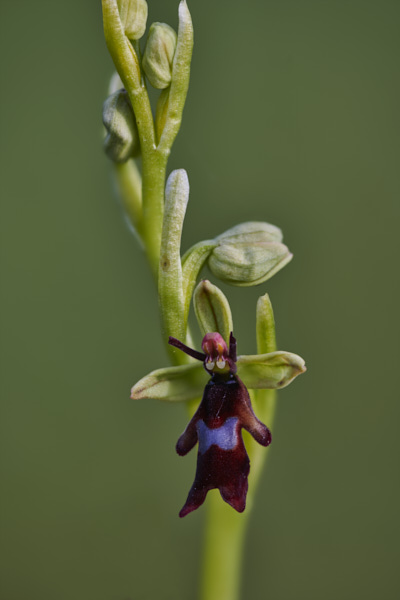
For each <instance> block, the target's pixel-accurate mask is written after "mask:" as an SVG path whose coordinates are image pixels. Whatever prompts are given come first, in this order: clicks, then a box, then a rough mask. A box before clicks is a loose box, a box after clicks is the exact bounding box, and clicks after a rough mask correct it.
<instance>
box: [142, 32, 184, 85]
mask: <svg viewBox="0 0 400 600" xmlns="http://www.w3.org/2000/svg"><path fill="white" fill-rule="evenodd" d="M176 41H177V35H176V33H175V31H174V30H173V29H172V27H170V26H169V25H167V24H166V23H153V24H152V26H151V27H150V31H149V36H148V38H147V42H146V47H145V49H144V53H143V61H142V66H143V70H144V72H145V73H146V77H147V78H148V80H149V81H150V83H151V85H152V86H153V87H155V88H156V89H158V90H163V89H164V88H166V87H168V86H169V85H170V83H171V78H172V61H173V60H174V54H175V49H176Z"/></svg>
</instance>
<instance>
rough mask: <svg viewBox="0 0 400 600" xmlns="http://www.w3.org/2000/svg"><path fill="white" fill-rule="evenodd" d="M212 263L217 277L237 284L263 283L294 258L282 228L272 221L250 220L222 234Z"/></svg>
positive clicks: (212, 257)
mask: <svg viewBox="0 0 400 600" xmlns="http://www.w3.org/2000/svg"><path fill="white" fill-rule="evenodd" d="M215 241H216V242H217V243H218V245H217V246H216V248H215V249H214V250H213V251H212V252H211V254H210V258H209V260H208V266H209V268H210V269H211V271H212V272H213V273H214V275H215V276H216V277H218V278H219V279H221V280H222V281H225V282H227V283H230V284H231V285H237V286H243V287H244V286H251V285H258V284H260V283H263V282H264V281H266V280H267V279H269V278H270V277H272V276H273V275H275V273H277V272H278V271H279V270H280V269H282V267H284V266H285V265H286V264H287V263H288V262H289V261H290V260H291V259H292V256H293V255H292V254H291V253H290V252H289V249H288V248H287V247H286V246H285V245H284V244H282V243H281V241H282V232H281V230H280V229H279V228H278V227H275V226H274V225H270V224H269V223H258V222H249V223H241V224H240V225H237V226H236V227H232V229H229V230H228V231H226V232H225V233H223V234H221V235H220V236H218V237H217V238H216V239H215Z"/></svg>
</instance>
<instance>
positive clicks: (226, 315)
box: [193, 279, 233, 344]
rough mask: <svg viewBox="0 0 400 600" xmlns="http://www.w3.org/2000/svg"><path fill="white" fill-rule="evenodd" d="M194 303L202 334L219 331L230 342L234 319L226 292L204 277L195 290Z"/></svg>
mask: <svg viewBox="0 0 400 600" xmlns="http://www.w3.org/2000/svg"><path fill="white" fill-rule="evenodd" d="M193 305H194V310H195V313H196V317H197V321H198V324H199V327H200V331H201V333H202V335H206V333H210V332H213V331H217V332H218V333H220V334H221V335H222V337H223V338H224V340H225V341H226V343H227V344H229V335H230V333H231V331H233V321H232V313H231V308H230V306H229V302H228V299H227V298H226V296H225V294H223V293H222V292H221V290H220V289H219V288H218V287H217V286H216V285H213V284H212V283H210V282H209V281H208V280H207V279H203V281H200V283H199V285H198V286H197V287H196V289H195V291H194V294H193Z"/></svg>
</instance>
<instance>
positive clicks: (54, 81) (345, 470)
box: [0, 0, 400, 600]
mask: <svg viewBox="0 0 400 600" xmlns="http://www.w3.org/2000/svg"><path fill="white" fill-rule="evenodd" d="M149 4H150V9H149V18H150V22H151V21H156V20H157V21H166V22H168V23H170V24H171V25H173V26H174V27H176V25H177V5H178V2H177V0H158V1H157V0H150V2H149ZM0 6H1V8H0V67H1V72H0V81H1V87H2V94H1V101H0V102H1V111H0V119H1V122H0V126H1V128H0V131H1V137H0V144H1V148H0V152H1V160H0V168H1V176H0V186H1V200H2V206H1V245H2V248H1V267H2V276H1V277H2V281H1V284H2V285H1V366H0V369H1V392H2V403H1V425H0V428H1V437H0V444H1V497H0V518H1V532H0V553H1V560H0V571H1V572H0V582H1V583H0V598H1V600H153V599H155V598H157V599H158V598H160V599H163V600H164V599H165V600H170V599H171V600H172V599H174V600H192V599H195V598H196V590H197V573H198V560H199V555H200V548H201V534H202V528H203V524H204V515H205V508H203V509H201V510H199V511H197V512H196V513H194V514H193V515H191V516H189V517H188V518H186V519H183V520H179V519H178V516H177V514H178V511H179V509H180V508H181V506H182V504H183V502H184V500H185V498H186V494H187V491H188V489H189V486H190V484H191V483H192V479H193V476H194V465H195V453H194V452H193V453H191V455H189V456H188V457H187V458H185V459H180V458H178V457H177V455H176V454H175V451H174V445H175V442H176V440H177V438H178V436H179V434H180V433H181V431H182V430H183V428H184V426H185V422H186V413H185V410H184V407H183V406H181V405H167V404H157V403H156V402H152V401H149V402H143V403H133V402H132V401H130V400H129V390H130V387H131V386H132V385H133V383H135V381H136V380H137V379H138V378H139V377H141V376H143V375H144V374H146V373H147V372H148V371H150V370H152V369H154V368H158V367H161V366H163V365H166V364H167V358H166V355H165V352H164V348H163V345H162V343H161V339H160V334H159V319H158V313H157V301H156V295H155V289H154V284H153V282H152V280H151V276H150V274H149V272H148V270H147V265H146V263H145V259H144V257H143V255H142V254H141V252H140V250H139V249H138V247H137V244H136V241H135V239H134V238H133V236H131V234H130V233H129V231H128V229H127V227H126V226H125V223H124V220H123V217H122V215H121V212H120V208H119V206H118V201H117V199H116V197H115V193H114V192H113V181H112V177H111V169H110V164H109V162H108V161H107V160H106V158H105V157H104V155H103V153H102V126H101V110H102V102H103V100H104V98H105V95H106V89H107V82H108V78H109V76H110V75H111V73H112V64H111V60H110V58H109V56H108V54H107V50H106V46H105V43H104V39H103V33H102V18H101V6H100V2H99V1H95V0H90V1H87V0H86V1H82V0H80V1H79V0H68V1H65V2H61V1H58V2H54V1H47V2H46V1H44V0H36V1H34V2H33V1H32V0H25V1H20V2H13V1H11V0H9V1H7V0H1V4H0ZM189 6H190V9H191V11H192V16H193V20H194V25H195V51H194V57H193V69H192V81H191V86H190V92H189V96H188V101H187V105H186V108H185V112H184V120H183V126H182V129H181V132H180V134H179V136H178V138H177V141H176V144H175V146H174V149H173V153H172V156H171V160H170V163H169V169H172V168H177V167H182V168H185V169H186V170H187V171H188V174H189V178H190V183H191V198H190V203H189V208H188V214H187V220H186V227H185V232H184V240H183V247H184V249H187V248H188V247H189V246H190V245H192V244H193V243H195V242H197V241H198V240H200V239H207V238H210V237H212V236H214V235H216V234H218V233H220V232H222V231H224V230H225V229H227V228H228V227H230V226H232V225H234V224H236V223H239V222H242V221H245V220H266V221H269V222H271V223H274V224H275V225H278V226H279V227H281V228H282V230H283V231H284V235H285V241H286V243H287V244H288V246H289V247H290V249H291V250H292V252H293V253H294V260H293V261H292V262H291V263H290V265H289V266H288V267H287V268H285V269H284V270H283V271H282V272H280V273H279V274H278V275H276V277H274V278H273V280H271V281H269V282H267V283H265V284H263V285H261V286H260V287H258V288H250V289H234V288H227V287H226V286H222V287H223V289H224V291H225V292H226V293H228V294H229V298H230V300H231V305H232V309H233V311H234V323H235V333H236V337H237V338H238V343H239V352H241V353H253V352H254V351H255V304H256V300H257V298H258V296H259V295H261V294H263V293H265V292H266V291H268V292H269V294H270V296H271V298H272V301H273V305H274V308H275V315H276V321H277V332H278V346H279V348H280V349H284V350H289V351H292V352H296V353H298V354H300V355H302V356H303V357H304V358H305V359H306V361H307V365H308V371H307V373H306V374H305V375H303V376H302V377H300V378H299V379H297V380H296V381H295V382H294V383H293V384H292V385H291V386H290V387H289V388H288V389H285V390H283V391H282V392H280V393H279V407H278V418H277V421H276V423H275V426H274V428H273V436H274V442H273V444H272V446H271V449H270V450H268V452H270V460H269V464H268V472H266V473H265V476H264V477H263V478H262V481H261V484H260V489H259V492H258V494H257V498H256V503H255V506H254V511H253V514H252V518H251V521H250V528H249V534H248V537H247V543H246V551H245V575H244V593H243V597H244V598H246V599H252V600H253V599H254V600H261V599H264V598H269V599H271V600H302V599H304V600H321V599H323V600H333V599H335V600H336V599H338V598H339V599H340V600H361V599H362V600H372V599H374V600H375V599H376V598H380V599H383V600H394V599H397V598H399V597H400V578H399V566H398V563H399V556H400V552H399V535H400V526H399V524H400V520H399V514H398V513H399V505H400V484H399V433H398V431H399V418H400V409H399V393H398V384H397V381H398V373H397V371H398V369H399V362H398V346H399V327H398V319H397V317H398V312H399V311H398V305H399V285H398V278H399V269H398V258H397V253H398V250H399V216H400V210H399V191H400V185H399V155H400V152H399V150H400V135H399V134H400V131H399V129H400V128H399V114H400V113H399V106H400V86H399V74H398V64H399V51H400V38H399V35H398V32H399V25H400V3H399V2H397V1H396V0H393V1H390V0H375V1H367V0H346V1H343V0H335V1H334V0H330V1H323V0H319V1H316V0H315V1H311V0H249V1H247V2H243V1H242V2H239V1H238V0H234V1H233V0H232V1H231V2H229V3H228V2H222V1H221V2H217V1H216V0H201V1H200V0H192V1H191V2H190V3H189ZM206 276H207V272H206ZM208 276H210V275H209V274H208ZM213 281H214V283H218V282H217V281H216V280H215V279H213ZM250 485H251V480H250Z"/></svg>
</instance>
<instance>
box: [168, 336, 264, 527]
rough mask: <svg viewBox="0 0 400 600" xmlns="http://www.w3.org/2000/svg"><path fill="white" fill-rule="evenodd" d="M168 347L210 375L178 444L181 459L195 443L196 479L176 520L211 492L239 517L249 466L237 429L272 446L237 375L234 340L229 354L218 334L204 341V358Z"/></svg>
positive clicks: (176, 342) (173, 341)
mask: <svg viewBox="0 0 400 600" xmlns="http://www.w3.org/2000/svg"><path fill="white" fill-rule="evenodd" d="M169 343H170V344H171V345H172V346H175V347H176V348H179V349H180V350H182V351H183V352H186V354H189V356H192V357H193V358H196V359H197V360H201V361H203V363H204V368H205V369H206V371H207V372H208V373H209V374H210V375H211V379H210V381H209V382H208V383H207V385H206V387H205V389H204V394H203V398H202V401H201V403H200V406H199V408H198V409H197V411H196V413H195V415H194V416H193V418H192V420H191V421H190V423H189V424H188V426H187V427H186V429H185V431H184V432H183V433H182V435H181V437H180V438H179V440H178V443H177V444H176V451H177V453H178V454H179V455H180V456H184V455H185V454H187V453H188V452H189V451H190V450H191V449H192V448H193V447H194V446H195V444H196V443H197V442H198V443H199V448H198V455H197V469H196V476H195V479H194V483H193V485H192V487H191V489H190V492H189V495H188V497H187V500H186V503H185V505H184V507H183V508H182V510H181V511H180V513H179V516H180V517H184V516H185V515H187V514H189V513H190V512H192V511H193V510H196V508H198V507H199V506H200V505H201V504H203V502H204V500H205V498H206V496H207V493H208V491H209V490H212V489H214V488H218V489H219V491H220V494H221V496H222V498H223V500H225V502H227V503H228V504H230V505H231V506H232V507H233V508H234V509H235V510H237V511H238V512H243V511H244V509H245V507H246V495H247V489H248V481H247V477H248V474H249V470H250V461H249V457H248V456H247V452H246V448H245V446H244V443H243V439H242V434H241V430H242V428H243V429H246V430H247V431H248V432H249V433H250V434H251V435H252V436H253V437H254V439H255V440H256V441H257V442H258V443H259V444H261V445H262V446H268V445H269V444H270V443H271V432H270V430H269V429H268V427H266V426H265V425H264V424H263V423H261V421H259V420H258V419H257V417H256V416H255V414H254V412H253V409H252V406H251V401H250V396H249V393H248V391H247V389H246V386H245V385H244V383H243V382H242V381H241V380H240V379H239V377H238V376H237V375H236V340H235V338H234V337H233V335H232V333H231V335H230V340H229V352H228V348H227V345H226V343H225V341H224V339H223V338H222V336H221V335H220V334H219V333H208V334H207V335H205V336H204V338H203V342H202V349H203V351H204V353H201V352H197V351H196V350H192V349H191V348H188V347H187V346H185V344H183V343H182V342H180V341H179V340H177V339H175V338H172V337H170V338H169Z"/></svg>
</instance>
